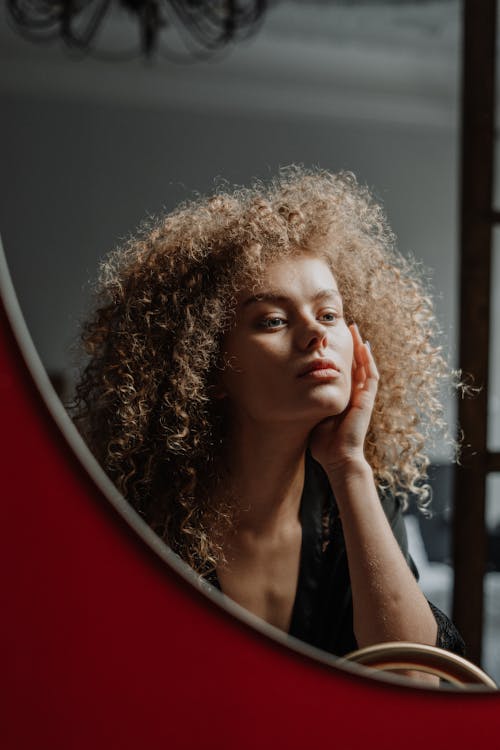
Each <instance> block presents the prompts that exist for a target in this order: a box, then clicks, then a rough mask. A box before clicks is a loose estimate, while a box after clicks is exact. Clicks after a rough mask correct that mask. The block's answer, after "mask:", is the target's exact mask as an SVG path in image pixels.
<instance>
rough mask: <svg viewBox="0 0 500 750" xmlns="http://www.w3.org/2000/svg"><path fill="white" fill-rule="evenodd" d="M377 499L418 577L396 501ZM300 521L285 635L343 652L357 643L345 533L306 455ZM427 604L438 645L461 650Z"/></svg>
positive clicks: (212, 578)
mask: <svg viewBox="0 0 500 750" xmlns="http://www.w3.org/2000/svg"><path fill="white" fill-rule="evenodd" d="M381 503H382V507H383V509H384V512H385V514H386V516H387V518H388V520H389V523H390V525H391V528H392V531H393V534H394V536H395V538H396V540H397V542H398V544H399V546H400V548H401V550H402V552H403V554H404V556H405V558H406V560H407V562H408V565H409V567H410V568H411V570H412V572H413V573H414V575H415V577H416V578H417V579H418V571H417V569H416V567H415V564H414V562H413V560H412V559H411V557H410V555H409V553H408V539H407V536H406V529H405V525H404V520H403V514H402V510H401V507H400V504H399V502H398V501H397V499H396V498H394V497H393V496H392V495H389V494H387V495H385V496H384V497H382V499H381ZM300 522H301V526H302V546H301V556H300V568H299V578H298V582H297V591H296V595H295V601H294V605H293V610H292V618H291V623H290V630H289V634H290V635H293V636H295V637H296V638H300V640H302V641H305V642H306V643H310V644H311V645H312V646H316V647H317V648H320V649H323V650H324V651H328V652H329V653H331V654H335V655H336V656H344V655H345V654H347V653H349V652H350V651H354V650H355V649H357V648H358V645H357V643H356V639H355V637H354V629H353V611H352V592H351V584H350V578H349V569H348V565H347V553H346V548H345V541H344V534H343V531H342V523H341V520H340V515H339V512H338V508H337V504H336V502H335V498H334V495H333V492H332V489H331V487H330V483H329V481H328V478H327V476H326V474H325V472H324V471H323V469H322V467H321V466H320V465H319V464H318V463H317V462H316V461H314V459H312V458H311V457H310V456H308V457H307V460H306V471H305V481H304V489H303V492H302V498H301V503H300ZM207 580H208V581H209V582H210V583H212V585H214V586H216V587H217V588H219V589H220V584H219V581H218V579H217V575H216V574H215V572H214V573H211V574H210V575H209V576H207ZM429 605H430V607H431V609H432V612H433V614H434V617H435V618H436V622H437V626H438V636H437V642H436V645H437V646H439V647H440V648H444V649H447V650H449V651H454V652H455V653H457V654H460V655H464V652H465V645H464V642H463V640H462V638H461V636H460V634H459V633H458V631H457V629H456V628H455V626H454V625H453V623H452V622H451V621H450V619H449V618H448V617H447V616H446V615H445V614H444V613H443V612H441V610H439V609H438V608H437V607H435V606H434V605H433V604H432V603H431V602H429Z"/></svg>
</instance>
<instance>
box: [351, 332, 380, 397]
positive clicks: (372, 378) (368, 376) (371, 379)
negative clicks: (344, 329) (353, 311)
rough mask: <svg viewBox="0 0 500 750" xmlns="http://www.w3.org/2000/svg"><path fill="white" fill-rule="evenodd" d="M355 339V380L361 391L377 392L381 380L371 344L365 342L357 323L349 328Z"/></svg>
mask: <svg viewBox="0 0 500 750" xmlns="http://www.w3.org/2000/svg"><path fill="white" fill-rule="evenodd" d="M349 328H350V331H351V335H352V338H353V344H354V351H353V380H354V382H355V384H356V386H357V387H358V388H359V389H366V390H372V389H373V390H376V389H377V383H378V380H379V373H378V370H377V365H376V364H375V360H374V358H373V354H372V351H371V347H370V344H369V343H368V342H364V341H363V339H362V337H361V334H360V332H359V329H358V326H357V325H356V323H353V324H352V325H350V326H349Z"/></svg>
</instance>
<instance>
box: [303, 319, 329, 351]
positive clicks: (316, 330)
mask: <svg viewBox="0 0 500 750" xmlns="http://www.w3.org/2000/svg"><path fill="white" fill-rule="evenodd" d="M300 345H301V348H303V349H322V348H325V347H326V345H327V329H326V327H325V326H324V325H323V324H322V323H320V322H319V321H318V320H314V321H310V322H308V323H307V324H306V325H304V328H303V330H302V332H301V335H300Z"/></svg>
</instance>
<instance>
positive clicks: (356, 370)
mask: <svg viewBox="0 0 500 750" xmlns="http://www.w3.org/2000/svg"><path fill="white" fill-rule="evenodd" d="M349 329H350V331H351V335H352V338H353V343H354V352H353V364H352V387H351V398H350V401H349V404H348V405H347V408H346V409H345V410H344V411H343V412H342V414H339V415H338V416H334V417H328V418H327V419H324V420H323V421H322V422H320V423H319V424H318V425H317V426H316V427H315V428H314V430H313V431H312V433H311V439H310V448H311V453H312V455H313V457H314V458H315V459H316V460H317V461H319V463H320V464H321V465H322V466H323V468H324V469H325V471H326V472H327V474H329V475H330V474H331V473H332V472H333V473H335V472H337V471H343V470H345V469H346V468H347V467H348V466H349V465H350V464H353V463H359V462H360V461H364V442H365V438H366V433H367V432H368V427H369V424H370V419H371V415H372V411H373V405H374V403H375V396H376V394H377V387H378V380H379V374H378V370H377V367H376V365H375V361H374V359H373V356H372V353H371V350H370V346H369V344H367V343H363V339H362V338H361V335H360V333H359V330H358V327H357V325H355V324H354V325H351V326H349Z"/></svg>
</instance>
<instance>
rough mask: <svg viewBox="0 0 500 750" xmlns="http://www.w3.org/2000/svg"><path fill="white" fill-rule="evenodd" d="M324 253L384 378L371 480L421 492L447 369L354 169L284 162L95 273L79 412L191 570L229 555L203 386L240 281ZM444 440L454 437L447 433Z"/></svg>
mask: <svg viewBox="0 0 500 750" xmlns="http://www.w3.org/2000/svg"><path fill="white" fill-rule="evenodd" d="M297 252H301V253H303V252H311V253H312V254H315V255H320V256H321V257H322V258H324V259H326V261H327V263H328V264H329V266H330V267H331V269H332V272H333V274H334V276H335V278H336V280H337V284H338V287H339V290H340V292H341V294H342V297H343V299H344V307H345V314H346V318H347V322H351V321H356V323H357V324H358V326H359V328H360V330H361V332H362V335H363V337H364V338H366V339H368V340H369V341H370V344H371V347H372V351H373V352H374V356H375V360H376V362H377V366H378V369H379V372H380V384H379V390H378V395H377V399H376V403H375V408H374V412H373V416H372V421H371V426H370V430H369V433H368V435H367V438H366V444H365V453H366V458H367V460H368V461H369V463H370V465H371V466H372V469H373V471H374V475H375V477H376V479H377V482H378V484H379V488H380V490H381V491H390V492H393V493H396V494H398V495H399V496H400V497H401V498H402V501H403V503H406V502H407V498H408V494H409V493H411V494H414V495H415V496H416V497H417V501H418V503H419V504H420V506H421V507H422V508H425V507H426V505H427V504H428V501H429V487H428V485H427V484H426V482H425V480H426V478H427V467H428V465H429V458H428V456H427V452H426V445H427V443H428V440H429V438H430V437H431V435H432V434H433V433H435V430H436V427H438V428H439V427H441V428H443V430H444V431H445V430H446V427H445V421H444V416H443V409H442V402H441V393H442V392H441V387H442V385H443V383H445V382H448V383H451V382H452V378H451V372H450V370H449V368H448V366H447V364H446V361H445V359H444V357H443V354H442V351H441V348H440V346H439V345H438V343H437V341H438V338H439V334H440V332H439V329H438V325H437V321H436V318H435V314H434V311H433V304H432V300H431V298H430V296H429V294H428V293H427V291H426V285H425V282H424V280H423V276H422V273H421V271H420V269H419V267H418V265H417V264H416V263H415V262H413V261H410V260H408V259H407V258H405V257H403V256H402V255H401V254H400V253H399V252H398V251H397V250H396V247H395V239H394V235H393V233H392V232H391V230H390V228H389V226H388V223H387V220H386V218H385V215H384V213H383V211H382V208H381V206H380V205H379V204H378V203H377V202H376V201H375V200H374V199H373V197H372V195H371V194H370V192H369V190H368V189H367V188H366V187H363V186H361V185H359V184H358V182H357V181H356V178H355V177H354V175H353V174H351V173H349V172H342V173H339V174H331V173H329V172H327V171H323V170H319V169H305V168H302V167H297V166H293V167H288V168H286V169H283V170H281V171H280V173H279V175H278V176H277V177H276V178H275V179H274V180H272V181H270V182H269V184H262V183H260V182H256V183H254V184H253V185H252V186H251V187H250V188H241V187H238V188H235V189H228V188H227V187H225V188H221V189H219V190H218V191H217V192H216V193H215V194H214V195H213V196H211V197H208V198H204V197H202V198H198V199H196V200H193V201H191V202H187V203H185V204H182V205H181V206H179V207H178V208H177V209H176V210H174V211H173V212H172V213H170V214H168V215H165V216H163V217H160V218H158V219H154V220H150V221H149V222H148V223H147V224H145V225H143V226H142V227H141V228H140V230H139V232H138V234H137V235H136V236H135V237H132V238H131V239H129V240H128V241H127V242H126V243H125V244H124V246H123V247H120V248H118V249H117V250H115V251H113V252H112V253H111V254H110V256H109V257H108V258H107V259H106V260H105V262H104V263H103V265H102V269H101V278H100V285H99V288H98V291H97V295H98V304H97V306H96V311H95V313H94V315H93V317H92V318H91V319H90V320H89V321H88V322H87V323H86V325H85V327H84V331H83V341H84V345H85V349H86V352H87V354H88V355H89V360H88V363H87V365H86V367H85V369H84V370H83V373H82V376H81V379H80V382H79V384H78V386H77V391H76V393H77V397H76V400H75V403H74V405H73V413H74V416H75V420H76V422H77V424H78V426H79V428H80V430H81V431H82V433H83V434H84V436H85V437H86V439H87V441H88V443H89V445H90V447H91V449H92V450H93V452H94V453H95V455H96V457H97V458H98V460H99V461H100V462H101V463H102V465H103V467H104V468H105V470H106V471H107V473H108V474H109V475H110V476H111V478H112V479H113V481H114V482H115V484H116V486H117V487H118V488H119V489H120V490H121V492H122V493H123V495H124V496H125V497H126V498H127V499H128V500H129V501H130V503H131V504H132V505H133V506H134V507H135V508H136V509H137V511H138V512H139V513H140V514H141V515H142V516H143V517H144V518H145V520H146V521H147V522H148V523H149V524H150V525H151V527H152V528H153V529H154V530H155V531H156V532H157V533H158V534H159V535H160V536H161V537H162V538H163V539H164V540H165V541H166V542H167V544H169V545H170V546H171V547H172V548H173V549H174V551H176V552H177V553H178V554H179V555H180V556H181V557H182V558H183V559H184V560H185V561H186V562H188V563H189V564H190V565H191V566H192V567H193V568H195V569H196V570H197V571H198V572H200V573H202V574H203V573H204V572H208V571H209V570H211V569H213V568H214V567H216V566H217V565H218V564H219V563H220V562H222V561H223V560H224V553H223V550H222V546H221V544H220V539H221V538H222V534H223V532H224V530H225V529H227V528H229V526H230V525H231V523H232V522H233V520H234V519H233V518H232V508H231V506H230V504H228V503H227V502H224V501H222V500H220V501H217V502H216V501H215V499H214V498H215V497H216V496H219V497H220V496H221V493H218V492H216V490H217V488H218V487H220V483H221V477H222V474H223V467H222V465H221V455H222V450H223V445H224V430H225V425H224V418H223V415H222V413H221V411H220V403H219V401H218V400H217V399H214V398H213V397H212V395H211V390H210V389H211V386H213V383H214V382H215V380H214V378H215V373H216V371H217V367H218V362H219V357H220V353H221V352H220V346H221V340H222V337H223V335H224V333H225V331H226V330H227V328H228V326H229V325H230V324H231V320H232V317H231V316H232V314H233V312H234V308H235V304H236V301H235V299H236V294H237V293H238V290H239V289H241V288H242V287H243V286H245V285H248V284H249V283H253V282H255V280H256V279H258V278H259V274H261V273H262V272H263V270H264V269H265V266H266V263H268V262H269V261H271V260H273V259H276V258H282V257H285V256H287V255H293V254H294V253H297ZM450 442H451V441H450Z"/></svg>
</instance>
